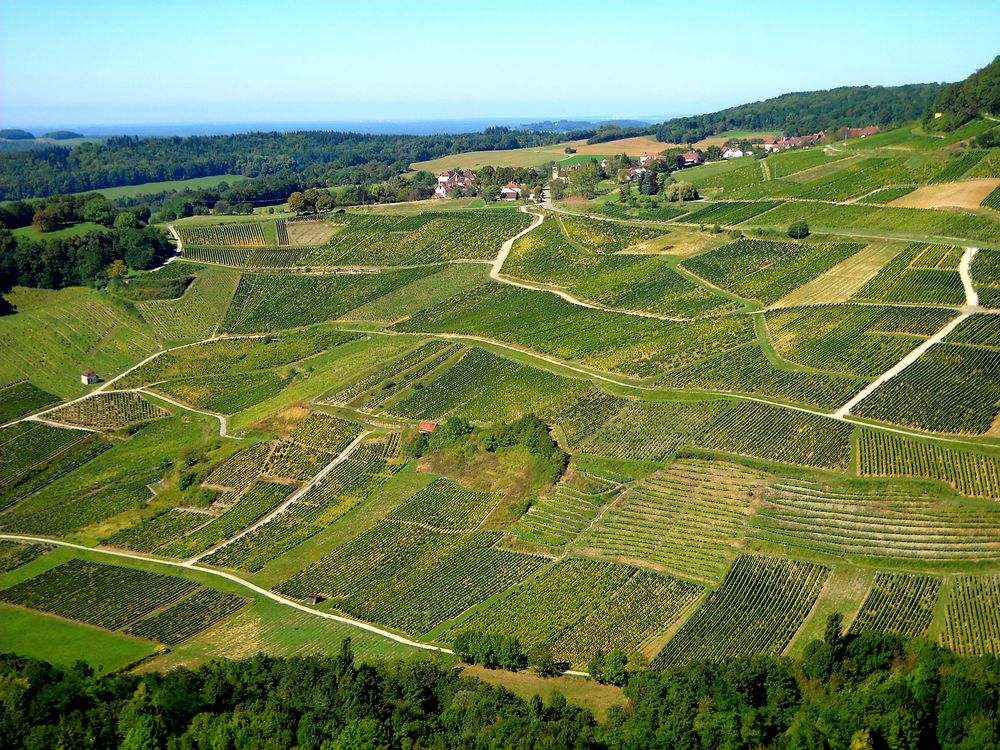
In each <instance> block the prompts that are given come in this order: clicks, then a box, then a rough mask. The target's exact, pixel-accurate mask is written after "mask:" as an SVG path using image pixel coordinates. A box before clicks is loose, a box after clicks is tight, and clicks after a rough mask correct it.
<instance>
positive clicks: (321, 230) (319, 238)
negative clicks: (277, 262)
mask: <svg viewBox="0 0 1000 750" xmlns="http://www.w3.org/2000/svg"><path fill="white" fill-rule="evenodd" d="M286 226H287V227H288V243H289V244H290V245H293V246H299V245H322V244H324V243H325V242H327V241H328V240H329V239H330V238H331V237H332V236H333V235H334V233H335V232H336V231H337V230H338V229H340V228H341V227H339V226H336V225H334V224H328V223H327V222H325V221H323V220H322V219H319V220H317V221H289V222H288V223H287V225H286Z"/></svg>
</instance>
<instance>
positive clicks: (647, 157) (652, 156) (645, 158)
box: [639, 151, 663, 167]
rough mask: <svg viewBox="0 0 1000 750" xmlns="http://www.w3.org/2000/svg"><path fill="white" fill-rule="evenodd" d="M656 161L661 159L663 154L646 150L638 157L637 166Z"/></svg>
mask: <svg viewBox="0 0 1000 750" xmlns="http://www.w3.org/2000/svg"><path fill="white" fill-rule="evenodd" d="M656 161H663V154H657V153H653V152H652V151H647V152H646V153H644V154H643V155H642V156H640V157H639V166H640V167H645V166H646V165H647V164H652V163H653V162H656Z"/></svg>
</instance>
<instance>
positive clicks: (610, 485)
mask: <svg viewBox="0 0 1000 750" xmlns="http://www.w3.org/2000/svg"><path fill="white" fill-rule="evenodd" d="M622 489H623V483H622V481H621V480H620V479H618V478H615V477H612V476H608V475H602V474H600V473H597V472H589V473H588V472H580V471H576V470H573V469H571V470H570V471H569V472H567V473H566V474H564V475H563V477H562V479H560V480H559V483H558V484H557V485H556V486H555V487H554V488H553V491H552V493H551V494H548V495H544V496H542V497H540V498H538V499H537V500H534V501H533V502H532V504H531V507H530V508H529V509H528V512H527V513H525V514H524V515H523V516H522V517H521V518H520V519H519V520H518V522H517V523H516V524H515V525H514V527H513V528H512V529H511V531H512V532H513V533H514V534H515V535H516V536H517V538H518V540H520V541H521V542H523V543H526V544H531V545H540V546H544V547H561V546H563V545H566V544H568V543H569V542H571V541H573V540H574V539H576V537H577V536H578V535H579V534H580V532H582V531H583V530H584V529H585V528H586V527H587V526H588V525H589V524H590V523H591V522H592V521H593V520H594V519H595V518H596V517H597V514H598V513H599V512H600V510H601V508H602V507H604V506H605V505H607V504H608V503H610V502H611V501H612V500H614V499H615V497H617V495H618V494H619V493H620V492H621V491H622Z"/></svg>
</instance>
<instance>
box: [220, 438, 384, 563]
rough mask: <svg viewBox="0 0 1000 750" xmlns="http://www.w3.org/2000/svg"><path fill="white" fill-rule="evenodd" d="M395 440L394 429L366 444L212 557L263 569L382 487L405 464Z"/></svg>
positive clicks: (222, 561)
mask: <svg viewBox="0 0 1000 750" xmlns="http://www.w3.org/2000/svg"><path fill="white" fill-rule="evenodd" d="M393 444H398V435H397V436H396V439H395V440H394V439H393V436H391V435H390V436H389V437H387V438H383V439H381V440H378V441H375V442H370V443H366V444H364V445H363V446H361V447H360V448H359V449H357V450H355V451H354V452H353V453H352V454H351V455H350V456H349V457H348V459H347V460H346V461H344V462H343V463H341V464H340V465H338V466H337V467H336V468H334V469H333V471H331V472H330V473H329V474H327V476H326V477H324V479H323V480H322V481H321V482H319V483H318V484H316V485H314V486H313V487H312V489H310V490H309V492H307V493H306V495H305V496H304V497H302V498H301V499H300V500H299V501H297V502H295V503H293V504H292V505H290V506H289V507H288V508H287V509H286V510H285V512H283V513H281V514H280V515H278V516H276V517H274V518H273V519H272V520H270V521H269V522H268V523H266V524H263V525H262V526H259V527H257V528H256V529H254V530H253V531H251V532H250V533H248V534H246V535H244V536H242V537H240V538H239V539H237V540H235V541H232V542H230V543H228V544H227V545H226V546H224V547H220V548H219V549H218V550H216V551H215V552H213V553H212V554H211V555H209V556H208V557H207V558H206V562H208V563H210V564H212V565H217V566H219V567H227V568H239V569H241V570H248V571H250V572H256V571H258V570H261V569H262V568H263V567H264V566H265V565H267V564H268V563H269V562H270V561H272V560H274V559H276V558H278V557H280V556H281V555H283V554H284V553H286V552H288V551H289V550H291V549H293V548H295V547H296V546H297V545H299V544H301V543H303V542H304V541H306V540H308V539H309V538H310V537H312V536H314V535H315V534H317V533H319V532H320V531H321V530H322V529H323V528H324V527H325V526H326V525H328V524H331V523H333V522H334V521H336V520H337V519H338V518H340V517H341V516H343V515H344V514H345V513H347V512H348V511H350V510H352V509H353V508H354V507H355V506H357V505H358V504H359V503H361V502H362V501H364V500H365V499H367V498H368V497H370V496H371V495H372V494H374V493H375V492H376V491H378V489H379V488H380V487H381V486H382V485H383V484H384V483H385V482H386V481H387V480H388V479H389V478H391V477H392V475H393V473H395V471H397V470H398V469H399V468H400V466H399V464H398V463H389V461H395V460H396V456H395V453H394V450H395V449H394V448H393V447H392V445H393Z"/></svg>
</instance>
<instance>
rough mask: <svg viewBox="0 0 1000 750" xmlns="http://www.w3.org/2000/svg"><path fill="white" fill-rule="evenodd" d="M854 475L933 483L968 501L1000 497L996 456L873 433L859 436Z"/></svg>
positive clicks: (999, 469)
mask: <svg viewBox="0 0 1000 750" xmlns="http://www.w3.org/2000/svg"><path fill="white" fill-rule="evenodd" d="M858 474H860V475H861V476H873V477H916V478H921V479H937V480H941V481H943V482H946V483H947V484H949V485H951V486H952V487H954V488H955V490H956V491H958V492H960V493H961V494H963V495H967V496H969V497H985V498H990V499H993V500H995V499H996V498H997V497H1000V460H998V459H997V457H996V456H993V455H987V454H984V453H979V452H974V451H967V450H961V449H958V448H952V447H950V446H947V445H943V444H941V443H934V442H925V441H919V440H911V439H909V438H906V437H902V436H900V435H894V434H891V433H887V432H877V431H875V430H861V432H860V437H859V439H858Z"/></svg>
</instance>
